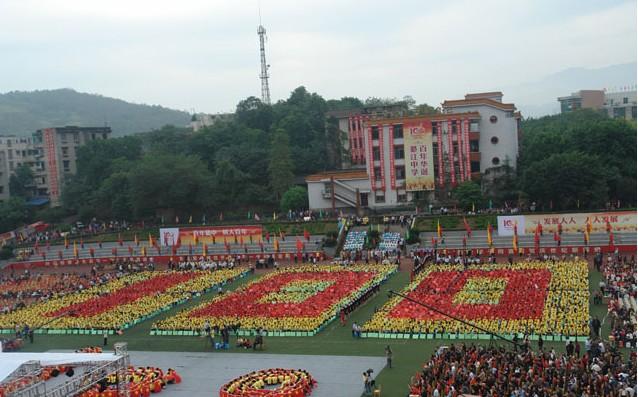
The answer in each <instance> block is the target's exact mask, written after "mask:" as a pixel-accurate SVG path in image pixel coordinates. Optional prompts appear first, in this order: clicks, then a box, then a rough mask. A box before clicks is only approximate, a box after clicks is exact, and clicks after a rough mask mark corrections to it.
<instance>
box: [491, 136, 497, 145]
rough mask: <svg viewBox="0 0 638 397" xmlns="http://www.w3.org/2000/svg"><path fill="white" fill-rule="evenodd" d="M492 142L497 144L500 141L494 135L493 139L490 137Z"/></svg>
mask: <svg viewBox="0 0 638 397" xmlns="http://www.w3.org/2000/svg"><path fill="white" fill-rule="evenodd" d="M490 142H492V143H493V144H494V145H496V144H497V143H498V137H496V136H493V137H492V139H490Z"/></svg>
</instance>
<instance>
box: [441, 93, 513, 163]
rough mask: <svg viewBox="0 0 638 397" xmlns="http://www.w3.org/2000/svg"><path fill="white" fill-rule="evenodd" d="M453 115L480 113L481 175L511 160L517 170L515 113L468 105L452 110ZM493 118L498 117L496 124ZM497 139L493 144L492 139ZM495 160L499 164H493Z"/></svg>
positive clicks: (490, 107)
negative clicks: (497, 160)
mask: <svg viewBox="0 0 638 397" xmlns="http://www.w3.org/2000/svg"><path fill="white" fill-rule="evenodd" d="M451 111H452V112H453V113H461V112H479V113H480V114H481V121H480V122H479V131H480V137H479V151H480V152H481V173H484V172H485V171H486V170H487V169H489V168H492V167H497V166H500V165H503V164H505V160H506V159H509V163H510V165H511V166H512V167H514V168H516V161H517V158H518V122H517V120H516V117H514V112H513V111H509V110H507V111H506V110H501V109H498V108H495V107H492V106H488V105H468V106H458V107H455V108H453V109H451ZM492 116H496V122H494V123H493V122H492V121H490V119H491V117H492ZM493 137H496V138H497V139H498V142H497V143H496V144H494V143H492V138H493ZM493 158H498V159H499V164H498V165H495V164H493V163H492V159H493Z"/></svg>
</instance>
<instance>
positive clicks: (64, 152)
mask: <svg viewBox="0 0 638 397" xmlns="http://www.w3.org/2000/svg"><path fill="white" fill-rule="evenodd" d="M62 157H69V148H68V147H66V146H62Z"/></svg>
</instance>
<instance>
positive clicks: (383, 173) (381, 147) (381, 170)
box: [379, 124, 385, 192]
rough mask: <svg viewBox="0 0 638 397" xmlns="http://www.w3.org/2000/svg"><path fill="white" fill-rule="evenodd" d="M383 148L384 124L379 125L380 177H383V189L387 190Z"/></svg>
mask: <svg viewBox="0 0 638 397" xmlns="http://www.w3.org/2000/svg"><path fill="white" fill-rule="evenodd" d="M384 152H385V151H384V150H383V124H381V125H379V170H380V172H379V178H380V179H381V190H382V191H383V192H385V166H384Z"/></svg>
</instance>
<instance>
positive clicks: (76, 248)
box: [73, 241, 80, 259]
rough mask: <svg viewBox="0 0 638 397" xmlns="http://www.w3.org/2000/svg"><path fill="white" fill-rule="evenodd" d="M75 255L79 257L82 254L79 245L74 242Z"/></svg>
mask: <svg viewBox="0 0 638 397" xmlns="http://www.w3.org/2000/svg"><path fill="white" fill-rule="evenodd" d="M73 256H74V257H75V258H76V259H77V258H78V257H79V256H80V251H78V246H77V244H76V243H75V241H74V242H73Z"/></svg>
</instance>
